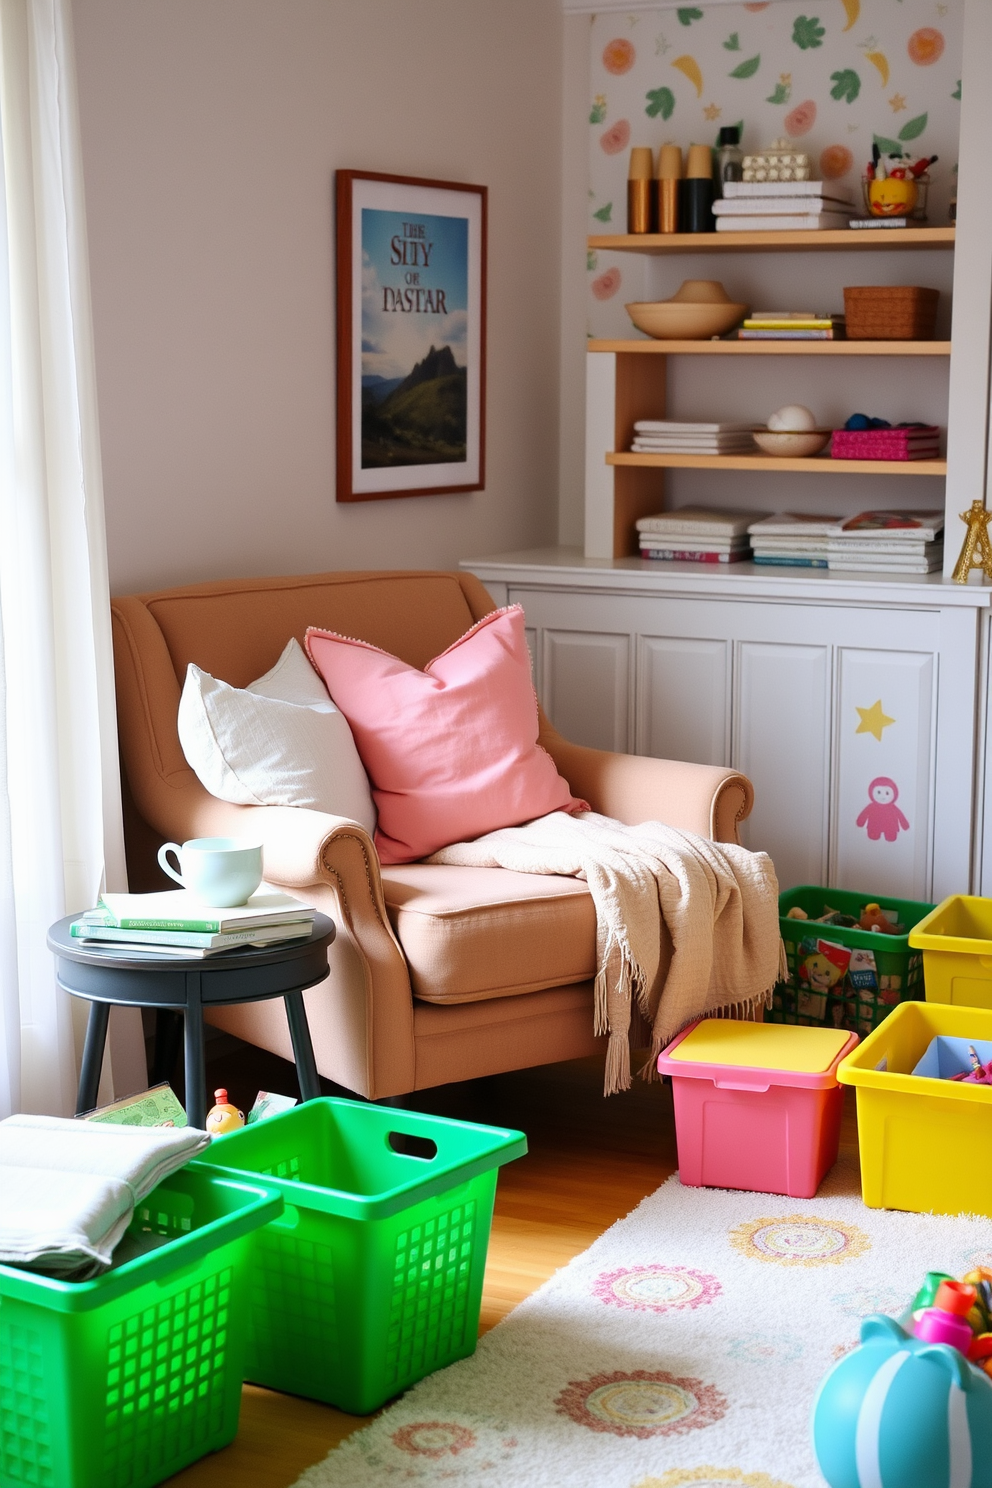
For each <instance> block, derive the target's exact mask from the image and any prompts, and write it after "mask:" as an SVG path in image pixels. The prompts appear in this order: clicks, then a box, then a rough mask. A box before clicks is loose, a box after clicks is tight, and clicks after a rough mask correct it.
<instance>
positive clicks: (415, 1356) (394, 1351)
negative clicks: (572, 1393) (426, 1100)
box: [210, 1098, 527, 1415]
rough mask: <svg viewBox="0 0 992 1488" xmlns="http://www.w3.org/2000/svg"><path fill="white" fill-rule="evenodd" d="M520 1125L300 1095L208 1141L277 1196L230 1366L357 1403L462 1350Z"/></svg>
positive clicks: (394, 1390)
mask: <svg viewBox="0 0 992 1488" xmlns="http://www.w3.org/2000/svg"><path fill="white" fill-rule="evenodd" d="M526 1151H527V1141H526V1138H525V1137H524V1135H523V1133H522V1132H517V1131H504V1130H503V1129H501V1128H498V1127H492V1126H475V1125H469V1124H468V1123H467V1122H464V1121H449V1120H446V1119H442V1118H441V1117H438V1116H423V1115H420V1114H419V1113H416V1112H412V1111H399V1110H394V1109H392V1108H390V1107H385V1106H373V1105H366V1104H364V1103H360V1102H357V1101H348V1100H335V1099H329V1098H328V1099H322V1100H312V1101H307V1103H306V1104H305V1105H302V1106H297V1107H296V1108H295V1109H294V1110H292V1111H286V1112H284V1113H283V1114H282V1115H281V1116H273V1117H271V1118H270V1119H268V1120H266V1121H261V1122H258V1123H257V1124H256V1125H253V1126H249V1127H245V1129H244V1130H243V1131H239V1132H232V1133H231V1134H230V1135H229V1136H226V1137H221V1138H219V1139H218V1140H217V1141H215V1142H214V1143H213V1145H212V1146H211V1149H210V1163H211V1164H212V1165H213V1164H223V1165H224V1170H225V1171H227V1170H235V1171H238V1172H241V1173H246V1172H247V1173H260V1174H265V1175H266V1176H267V1177H268V1178H269V1179H271V1181H272V1182H274V1183H275V1184H276V1186H277V1187H278V1188H279V1191H280V1192H281V1193H282V1195H283V1198H284V1199H285V1201H286V1208H285V1211H284V1213H283V1214H282V1216H281V1217H280V1218H278V1219H275V1220H273V1221H272V1222H271V1223H270V1224H269V1225H268V1226H267V1227H266V1228H265V1229H264V1230H263V1231H262V1232H261V1234H260V1235H259V1237H258V1247H257V1250H256V1256H255V1270H254V1276H253V1285H252V1299H251V1322H250V1333H249V1343H248V1362H247V1364H246V1367H245V1378H246V1379H249V1380H252V1381H254V1382H255V1383H256V1384H260V1385H269V1386H271V1387H272V1388H273V1389H276V1390H286V1391H288V1392H289V1393H290V1394H293V1395H305V1396H308V1397H309V1398H310V1399H312V1400H323V1401H327V1402H329V1403H330V1404H331V1405H336V1406H338V1407H339V1408H340V1409H341V1410H346V1411H352V1412H354V1413H355V1414H357V1415H365V1414H367V1413H368V1412H369V1411H373V1410H376V1409H377V1408H378V1407H379V1406H380V1405H382V1403H383V1401H385V1400H388V1399H389V1398H390V1397H391V1396H393V1395H396V1394H398V1393H399V1391H400V1390H403V1389H405V1388H406V1387H407V1386H408V1385H411V1384H413V1383H414V1381H415V1380H419V1379H422V1378H423V1376H424V1375H425V1374H430V1373H431V1372H432V1371H433V1370H435V1369H440V1368H442V1366H444V1365H445V1364H451V1363H453V1361H454V1360H455V1359H463V1358H465V1357H466V1356H467V1355H469V1354H471V1353H472V1352H473V1351H474V1349H475V1344H476V1338H477V1335H478V1331H479V1307H480V1304H481V1300H482V1280H483V1274H484V1272H485V1266H486V1249H487V1246H488V1244H489V1229H490V1225H491V1223H492V1212H493V1198H494V1196H495V1192H496V1174H497V1169H498V1167H499V1166H500V1165H501V1164H502V1163H505V1162H509V1161H510V1160H511V1158H515V1157H521V1156H523V1154H524V1153H525V1152H526Z"/></svg>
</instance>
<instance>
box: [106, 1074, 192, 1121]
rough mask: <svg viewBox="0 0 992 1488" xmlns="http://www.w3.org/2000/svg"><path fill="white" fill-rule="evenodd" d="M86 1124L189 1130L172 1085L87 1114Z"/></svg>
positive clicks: (116, 1102)
mask: <svg viewBox="0 0 992 1488" xmlns="http://www.w3.org/2000/svg"><path fill="white" fill-rule="evenodd" d="M82 1120H83V1121H101V1122H106V1123H107V1124H108V1125H110V1126H185V1125H186V1112H185V1111H184V1110H183V1108H182V1106H181V1105H180V1104H179V1101H178V1099H177V1097H176V1095H175V1092H174V1091H173V1089H172V1087H171V1085H168V1084H166V1083H163V1084H161V1085H153V1086H152V1088H151V1089H150V1090H141V1091H139V1092H138V1094H137V1095H128V1096H125V1097H124V1099H123V1100H117V1101H113V1102H112V1103H111V1104H110V1105H109V1106H97V1108H96V1110H95V1111H87V1112H86V1114H85V1115H84V1116H83V1117H82Z"/></svg>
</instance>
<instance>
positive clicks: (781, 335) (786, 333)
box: [737, 326, 844, 341]
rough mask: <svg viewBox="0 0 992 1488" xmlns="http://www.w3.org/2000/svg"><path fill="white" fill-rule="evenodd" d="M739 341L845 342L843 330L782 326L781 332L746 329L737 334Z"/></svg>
mask: <svg viewBox="0 0 992 1488" xmlns="http://www.w3.org/2000/svg"><path fill="white" fill-rule="evenodd" d="M737 339H738V341H843V340H844V332H843V330H835V329H834V328H833V327H831V328H830V329H829V330H827V329H825V328H823V327H818V326H814V327H809V328H807V327H799V328H796V327H795V326H782V327H781V328H780V329H779V330H765V329H764V328H763V327H762V328H761V329H758V328H757V327H754V328H751V327H748V328H746V329H745V328H744V327H743V326H742V327H741V329H740V330H739V331H738V332H737Z"/></svg>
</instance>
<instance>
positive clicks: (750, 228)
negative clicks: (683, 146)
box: [713, 181, 855, 232]
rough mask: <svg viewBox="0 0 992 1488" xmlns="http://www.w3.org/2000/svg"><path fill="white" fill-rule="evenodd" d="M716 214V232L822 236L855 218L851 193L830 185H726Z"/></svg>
mask: <svg viewBox="0 0 992 1488" xmlns="http://www.w3.org/2000/svg"><path fill="white" fill-rule="evenodd" d="M713 212H714V214H715V216H716V230H717V232H822V231H823V230H824V229H827V228H838V227H842V228H846V227H847V225H848V223H849V222H850V220H851V218H852V217H853V216H854V215H855V213H854V205H853V203H852V200H851V195H850V192H848V191H845V190H844V188H843V186H837V185H836V184H835V183H834V182H827V181H724V183H723V197H722V199H721V200H720V201H717V202H714V203H713Z"/></svg>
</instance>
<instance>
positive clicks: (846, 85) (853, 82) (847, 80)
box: [830, 67, 861, 103]
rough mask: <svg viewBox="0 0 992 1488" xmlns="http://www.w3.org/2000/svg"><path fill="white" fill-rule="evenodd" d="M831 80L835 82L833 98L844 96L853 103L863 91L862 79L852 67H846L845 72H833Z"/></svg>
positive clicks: (831, 94)
mask: <svg viewBox="0 0 992 1488" xmlns="http://www.w3.org/2000/svg"><path fill="white" fill-rule="evenodd" d="M830 81H831V82H832V83H833V87H832V88H831V89H830V97H831V98H843V99H845V100H846V101H847V102H848V103H853V102H854V100H855V99H856V98H857V96H858V94H859V93H860V92H861V79H860V78H859V77H858V74H857V73H856V72H855V71H854V69H853V68H852V67H845V68H844V71H843V72H832V73H831V74H830Z"/></svg>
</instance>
